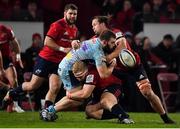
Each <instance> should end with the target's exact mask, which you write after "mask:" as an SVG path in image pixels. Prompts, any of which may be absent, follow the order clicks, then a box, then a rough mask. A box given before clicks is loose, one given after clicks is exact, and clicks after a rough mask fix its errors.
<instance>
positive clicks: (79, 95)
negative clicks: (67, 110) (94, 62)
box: [67, 84, 95, 101]
mask: <svg viewBox="0 0 180 129" xmlns="http://www.w3.org/2000/svg"><path fill="white" fill-rule="evenodd" d="M94 88H95V85H92V84H84V86H83V88H82V89H81V90H79V91H76V92H73V93H70V92H67V97H68V98H70V99H73V100H78V101H79V100H84V99H86V98H88V97H90V95H91V94H92V92H93V90H94Z"/></svg>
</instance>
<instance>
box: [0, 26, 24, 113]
mask: <svg viewBox="0 0 180 129" xmlns="http://www.w3.org/2000/svg"><path fill="white" fill-rule="evenodd" d="M12 51H13V52H15V54H16V61H17V62H18V63H19V65H20V66H21V67H22V68H23V64H22V61H21V56H20V53H21V51H20V46H19V43H18V41H17V39H16V38H15V35H14V32H13V30H12V29H10V28H8V27H6V26H4V25H2V24H0V80H1V81H2V83H3V81H4V80H7V81H8V83H9V85H8V86H9V87H8V88H15V87H17V85H18V80H17V73H16V69H15V67H14V65H13V63H12V54H11V52H12ZM13 108H14V110H15V111H17V112H24V111H23V110H22V109H21V108H20V107H19V106H18V104H17V102H16V101H15V102H14V106H13Z"/></svg>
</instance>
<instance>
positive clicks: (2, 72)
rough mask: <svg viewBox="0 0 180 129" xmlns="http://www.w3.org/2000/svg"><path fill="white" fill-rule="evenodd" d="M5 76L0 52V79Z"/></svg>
mask: <svg viewBox="0 0 180 129" xmlns="http://www.w3.org/2000/svg"><path fill="white" fill-rule="evenodd" d="M4 74H5V71H4V68H3V59H2V53H1V51H0V79H1V77H3V76H4Z"/></svg>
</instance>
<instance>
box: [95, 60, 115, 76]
mask: <svg viewBox="0 0 180 129" xmlns="http://www.w3.org/2000/svg"><path fill="white" fill-rule="evenodd" d="M109 62H110V63H109V64H110V65H109V66H108V67H107V65H106V63H105V62H104V63H103V64H102V65H100V66H97V71H98V73H99V76H100V77H101V78H107V77H109V76H110V75H111V74H112V71H113V70H114V67H115V66H116V59H112V60H111V61H109Z"/></svg>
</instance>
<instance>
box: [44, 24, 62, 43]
mask: <svg viewBox="0 0 180 129" xmlns="http://www.w3.org/2000/svg"><path fill="white" fill-rule="evenodd" d="M64 32H65V31H64V29H63V26H62V25H61V24H58V23H53V24H51V26H50V29H49V31H48V32H47V34H46V35H47V36H49V37H51V38H52V39H54V40H55V41H56V40H58V39H57V38H58V37H62V35H63V33H64Z"/></svg>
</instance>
